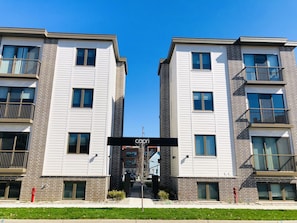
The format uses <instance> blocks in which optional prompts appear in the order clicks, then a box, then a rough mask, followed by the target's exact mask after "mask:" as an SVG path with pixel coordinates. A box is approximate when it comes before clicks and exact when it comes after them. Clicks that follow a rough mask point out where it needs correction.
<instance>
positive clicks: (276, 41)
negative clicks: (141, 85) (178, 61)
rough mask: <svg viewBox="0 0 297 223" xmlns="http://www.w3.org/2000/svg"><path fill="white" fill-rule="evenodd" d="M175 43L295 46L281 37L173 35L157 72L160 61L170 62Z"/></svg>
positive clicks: (295, 43) (293, 42) (296, 42)
mask: <svg viewBox="0 0 297 223" xmlns="http://www.w3.org/2000/svg"><path fill="white" fill-rule="evenodd" d="M177 44H207V45H233V44H239V45H254V46H292V47H297V41H288V39H287V38H283V37H247V36H241V37H239V38H238V39H218V38H185V37H174V38H172V40H171V44H170V47H169V51H168V55H167V58H166V59H161V60H160V62H159V69H158V74H159V72H160V65H161V64H162V63H170V60H171V57H172V54H173V51H174V48H175V45H177Z"/></svg>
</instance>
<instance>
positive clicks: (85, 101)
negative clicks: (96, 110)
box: [72, 88, 93, 108]
mask: <svg viewBox="0 0 297 223" xmlns="http://www.w3.org/2000/svg"><path fill="white" fill-rule="evenodd" d="M92 106H93V89H80V88H74V89H73V98H72V107H79V108H92Z"/></svg>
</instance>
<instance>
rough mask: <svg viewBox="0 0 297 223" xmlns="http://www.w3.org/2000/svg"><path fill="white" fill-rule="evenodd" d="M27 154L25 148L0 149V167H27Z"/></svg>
mask: <svg viewBox="0 0 297 223" xmlns="http://www.w3.org/2000/svg"><path fill="white" fill-rule="evenodd" d="M28 155H29V152H28V151H25V150H0V168H27V162H28Z"/></svg>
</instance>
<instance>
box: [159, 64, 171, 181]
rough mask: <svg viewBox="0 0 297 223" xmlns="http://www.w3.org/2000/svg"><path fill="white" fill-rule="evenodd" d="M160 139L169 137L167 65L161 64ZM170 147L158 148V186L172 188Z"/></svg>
mask: <svg viewBox="0 0 297 223" xmlns="http://www.w3.org/2000/svg"><path fill="white" fill-rule="evenodd" d="M159 76H160V137H164V138H169V137H170V94H169V90H170V89H169V88H170V86H169V64H167V63H162V64H161V69H160V73H159ZM170 154H171V153H170V147H168V146H161V147H160V159H161V160H160V186H162V187H172V186H173V185H172V182H171V180H170V176H171V165H170V164H171V163H170V162H171V161H170V157H171V155H170Z"/></svg>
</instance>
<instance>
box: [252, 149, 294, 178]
mask: <svg viewBox="0 0 297 223" xmlns="http://www.w3.org/2000/svg"><path fill="white" fill-rule="evenodd" d="M252 165H253V168H254V171H255V174H256V175H257V176H297V172H296V156H294V155H291V154H255V155H253V156H252Z"/></svg>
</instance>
